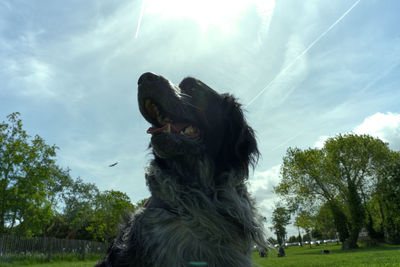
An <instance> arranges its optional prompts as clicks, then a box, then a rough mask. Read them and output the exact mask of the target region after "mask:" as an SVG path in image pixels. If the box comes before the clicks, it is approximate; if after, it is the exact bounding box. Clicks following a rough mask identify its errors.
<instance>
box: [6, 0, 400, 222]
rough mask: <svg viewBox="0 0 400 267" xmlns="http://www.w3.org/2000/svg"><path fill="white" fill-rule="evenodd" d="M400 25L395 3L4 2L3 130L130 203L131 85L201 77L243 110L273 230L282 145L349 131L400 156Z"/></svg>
mask: <svg viewBox="0 0 400 267" xmlns="http://www.w3.org/2000/svg"><path fill="white" fill-rule="evenodd" d="M399 12H400V2H399V1H397V0H385V1H379V0H361V1H350V0H349V1H345V0H337V1H312V0H309V1H293V0H292V1H286V0H280V1H274V0H248V1H233V0H231V1H226V0H220V1H210V0H203V1H189V0H185V1H184V0H145V1H144V2H143V1H142V0H140V1H103V0H96V1H94V0H93V1H90V0H87V1H77V0H70V1H51V0H37V1H30V0H27V1H7V0H2V1H1V2H0V81H1V85H0V114H1V118H0V119H1V120H5V119H6V115H7V114H10V113H11V112H15V111H19V112H21V114H22V119H23V122H24V126H25V128H26V129H27V131H28V132H29V133H30V134H32V135H33V134H39V135H40V136H42V137H43V138H44V139H45V140H46V141H47V142H48V143H49V144H56V145H57V146H59V148H60V149H59V151H58V163H59V164H60V165H61V166H64V167H69V168H70V169H71V174H72V176H73V177H78V176H80V177H81V178H83V179H84V180H85V181H86V182H92V183H95V184H96V185H97V186H98V187H99V188H100V189H101V190H109V189H114V190H120V191H123V192H126V193H127V194H128V195H129V196H130V197H131V199H132V201H133V202H136V201H138V200H140V199H143V198H145V197H148V196H149V192H148V190H147V188H146V185H145V180H144V168H145V166H146V164H147V162H148V161H149V160H150V158H151V156H149V151H148V150H147V145H148V142H149V139H150V136H149V135H148V134H146V130H147V128H148V126H149V125H148V123H147V122H146V121H145V120H144V119H143V118H142V117H141V115H140V112H139V109H138V106H137V101H136V94H137V92H136V82H137V79H138V77H139V76H140V74H142V73H143V72H146V71H152V72H156V73H159V74H161V75H163V76H165V77H167V78H169V79H170V80H171V81H173V82H175V83H178V82H180V80H181V79H183V78H184V77H186V76H193V77H196V78H198V79H200V80H202V81H203V82H205V83H206V84H208V85H209V86H211V87H212V88H214V89H215V90H217V91H218V92H221V93H223V92H230V93H232V94H234V95H235V96H237V97H238V98H239V99H240V101H241V103H243V105H244V106H245V107H246V110H247V112H246V116H247V119H248V121H249V124H250V125H251V126H252V127H253V128H254V129H255V130H256V133H257V138H258V142H259V148H260V151H261V153H262V158H261V160H260V162H259V164H258V166H257V168H256V170H255V171H254V172H253V173H252V174H251V178H250V185H249V186H250V189H251V192H253V194H254V196H255V197H256V199H257V200H258V203H259V206H260V209H261V211H262V213H263V214H265V215H266V216H267V217H268V216H269V215H270V213H271V210H272V209H273V203H274V201H276V197H275V196H274V195H273V193H272V187H273V186H274V185H276V184H277V182H278V181H279V165H280V163H281V161H282V157H283V155H284V154H285V151H286V149H287V148H288V147H289V146H297V147H300V148H308V147H314V146H321V144H323V140H325V139H326V138H327V137H329V136H334V135H336V134H338V133H347V132H356V133H369V134H371V135H374V136H378V137H380V138H382V139H383V140H385V141H387V142H389V144H390V145H391V147H392V148H393V149H396V150H400V105H399V102H400V88H399V86H400V78H399V77H400V30H399V29H400V28H399V26H398V25H400V16H399V15H398V14H399ZM139 22H140V25H139ZM138 26H140V27H138ZM116 161H118V162H119V164H118V165H117V166H116V167H113V168H109V167H108V165H109V164H111V163H113V162H116Z"/></svg>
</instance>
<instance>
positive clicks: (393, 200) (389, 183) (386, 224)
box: [371, 152, 400, 244]
mask: <svg viewBox="0 0 400 267" xmlns="http://www.w3.org/2000/svg"><path fill="white" fill-rule="evenodd" d="M371 203H378V205H376V206H375V207H376V208H375V211H376V212H375V213H374V214H376V215H378V216H379V217H380V218H379V219H380V222H381V224H380V226H381V228H383V231H384V233H385V239H386V241H388V242H390V243H394V244H400V152H391V155H390V160H388V162H387V164H386V165H385V167H384V168H382V169H381V170H380V174H379V178H378V181H377V184H376V190H375V192H374V194H373V200H372V201H371Z"/></svg>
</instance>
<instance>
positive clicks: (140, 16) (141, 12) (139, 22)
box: [135, 0, 144, 39]
mask: <svg viewBox="0 0 400 267" xmlns="http://www.w3.org/2000/svg"><path fill="white" fill-rule="evenodd" d="M143 11H144V0H142V7H141V8H140V15H139V21H138V24H137V28H136V34H135V39H136V38H137V37H138V35H139V29H140V24H141V23H142V18H143Z"/></svg>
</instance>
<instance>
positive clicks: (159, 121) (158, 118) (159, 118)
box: [157, 115, 163, 124]
mask: <svg viewBox="0 0 400 267" xmlns="http://www.w3.org/2000/svg"><path fill="white" fill-rule="evenodd" d="M157 121H158V123H159V124H163V123H162V122H163V120H162V118H161V115H158V116H157Z"/></svg>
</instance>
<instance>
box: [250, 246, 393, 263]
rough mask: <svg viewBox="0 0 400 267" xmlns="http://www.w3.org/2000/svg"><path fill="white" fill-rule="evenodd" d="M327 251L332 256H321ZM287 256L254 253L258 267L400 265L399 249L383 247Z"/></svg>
mask: <svg viewBox="0 0 400 267" xmlns="http://www.w3.org/2000/svg"><path fill="white" fill-rule="evenodd" d="M323 249H328V250H330V254H322V253H321V250H323ZM285 253H286V257H283V258H278V257H277V250H270V251H269V252H268V257H266V258H260V257H259V256H258V254H257V253H254V254H253V261H254V263H255V264H254V266H255V267H264V266H296V267H301V266H307V267H310V266H329V267H330V266H348V267H350V266H351V267H354V266H376V267H378V266H379V267H381V266H384V267H386V266H400V246H390V245H380V246H377V247H371V248H367V247H365V248H359V249H352V250H342V249H341V246H340V245H333V244H329V245H321V246H318V247H317V246H313V247H312V248H310V247H309V246H303V247H289V248H287V249H285Z"/></svg>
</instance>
